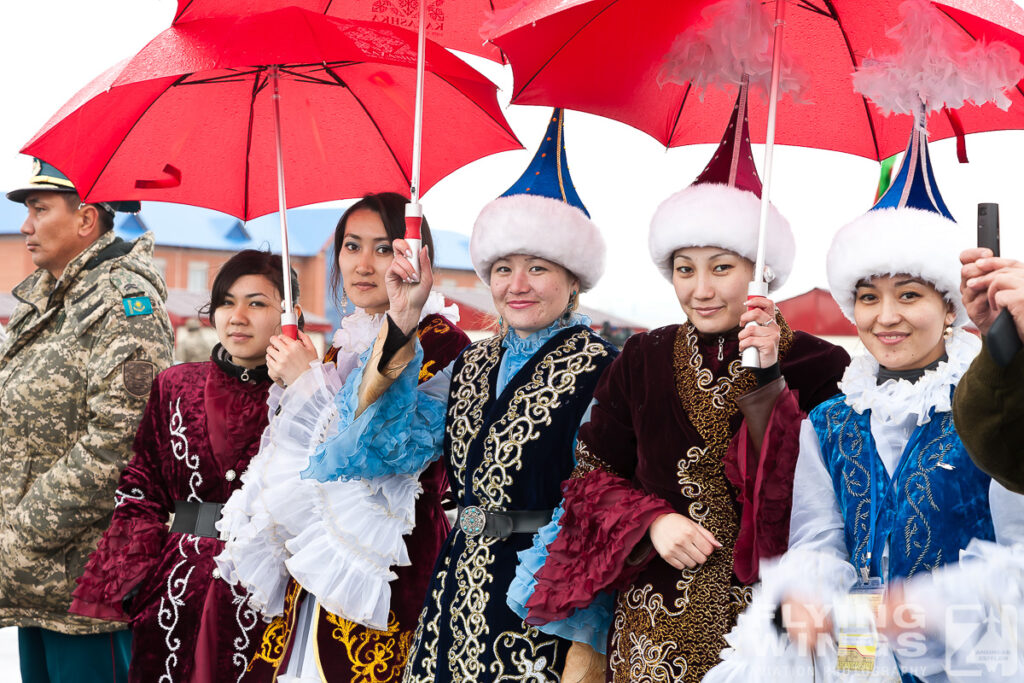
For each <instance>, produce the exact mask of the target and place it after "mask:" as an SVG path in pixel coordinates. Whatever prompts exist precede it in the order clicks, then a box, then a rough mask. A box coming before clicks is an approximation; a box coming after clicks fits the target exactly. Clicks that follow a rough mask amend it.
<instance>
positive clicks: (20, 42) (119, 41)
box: [0, 0, 1024, 326]
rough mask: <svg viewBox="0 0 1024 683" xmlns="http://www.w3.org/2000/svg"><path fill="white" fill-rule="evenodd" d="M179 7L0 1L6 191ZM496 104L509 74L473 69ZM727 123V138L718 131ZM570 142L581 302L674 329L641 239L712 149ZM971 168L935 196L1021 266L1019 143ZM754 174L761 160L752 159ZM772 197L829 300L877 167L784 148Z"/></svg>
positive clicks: (436, 202)
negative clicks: (837, 262)
mask: <svg viewBox="0 0 1024 683" xmlns="http://www.w3.org/2000/svg"><path fill="white" fill-rule="evenodd" d="M174 8H175V2H174V1H173V0H93V1H91V2H82V1H81V0H47V2H25V1H20V0H6V1H5V2H4V3H3V8H2V9H0V63H2V64H3V65H4V69H5V74H4V78H3V80H2V81H0V83H2V86H3V87H4V90H5V96H4V98H3V102H4V106H3V108H2V113H0V120H2V123H3V125H2V126H0V188H4V189H6V188H10V187H13V186H16V185H19V184H21V183H23V182H24V181H25V180H26V179H27V177H28V174H29V170H30V163H29V160H28V159H27V158H26V157H23V156H21V155H19V154H18V149H20V148H21V146H22V145H23V144H24V143H25V142H26V141H27V140H28V139H29V138H30V137H31V136H32V135H33V134H34V133H35V132H36V130H37V129H38V128H40V127H41V126H42V125H43V124H44V123H45V122H46V120H47V119H48V118H49V117H50V116H51V115H52V114H53V113H54V112H55V111H56V110H57V109H58V108H59V107H60V106H61V105H62V104H63V103H64V102H65V101H66V100H67V99H68V98H70V97H71V96H72V95H73V94H74V93H75V92H76V91H77V90H78V89H79V88H80V87H82V86H83V85H84V84H86V83H87V82H88V81H89V80H91V79H92V78H93V77H95V76H96V75H98V74H99V73H101V72H102V71H103V70H104V69H106V68H107V67H109V66H110V65H112V64H114V63H115V62H117V61H118V60H120V59H123V58H124V57H127V56H130V55H131V54H133V53H134V52H135V51H137V50H138V49H140V48H141V47H142V46H143V45H145V43H146V42H148V40H149V39H150V38H152V37H153V36H154V35H156V34H157V33H158V32H159V31H161V30H162V29H164V28H165V27H166V26H167V25H168V24H169V23H170V20H171V18H172V15H173V12H174ZM473 64H474V66H476V67H477V68H480V69H481V70H483V71H484V72H485V73H486V74H487V75H488V76H490V77H491V78H492V79H493V80H495V82H497V83H498V84H499V85H500V86H501V87H502V88H503V91H504V93H505V94H504V96H503V97H502V95H501V94H499V97H501V98H502V102H503V103H504V102H507V99H508V94H507V93H508V92H509V91H510V90H511V82H512V77H511V71H510V70H508V69H506V68H503V67H501V66H498V65H496V64H492V63H490V62H486V61H485V60H475V61H474V62H473ZM547 115H548V110H546V109H539V108H535V107H519V106H513V107H508V108H507V110H506V116H507V117H508V120H509V122H510V123H511V124H512V127H513V129H514V130H515V131H516V133H517V134H518V135H519V138H520V139H521V140H522V141H523V144H524V145H526V147H527V148H528V150H527V151H519V152H505V153H503V154H498V155H494V156H492V157H489V158H487V159H483V160H480V161H478V162H476V163H474V164H471V165H470V166H467V167H465V168H463V169H461V170H460V171H457V172H456V173H454V174H453V175H451V176H449V177H448V178H446V179H445V180H443V181H442V182H441V183H439V184H438V185H436V186H435V187H434V188H433V189H432V190H431V191H430V192H428V193H427V194H426V195H425V196H424V198H423V205H424V209H425V211H426V213H427V216H428V217H429V218H430V221H431V223H432V224H433V225H436V226H437V227H439V228H444V229H449V230H454V231H457V232H462V233H466V234H468V233H469V232H470V229H471V227H472V223H473V220H474V218H475V217H476V214H477V213H478V212H479V210H480V208H481V207H482V206H483V205H484V204H485V203H486V202H488V201H490V200H491V199H493V198H494V197H495V196H496V195H499V194H501V193H502V192H503V191H504V190H505V189H506V188H507V187H508V186H509V185H511V184H512V183H513V182H514V181H515V180H516V178H518V177H519V175H520V174H521V173H522V171H523V169H524V168H525V167H526V164H527V163H529V160H530V158H531V156H532V154H533V150H534V148H535V147H536V145H537V143H538V142H539V139H540V136H541V135H542V133H543V131H544V127H545V125H546V123H547ZM724 123H725V122H723V126H724ZM565 138H566V145H567V153H568V159H569V166H570V170H571V173H572V176H573V179H574V181H575V183H576V187H577V190H578V191H579V194H580V196H581V198H582V199H583V201H584V203H585V204H586V205H587V207H588V209H589V210H590V213H591V215H592V216H593V217H594V220H595V221H596V222H597V223H598V224H599V225H600V226H601V228H602V229H603V231H604V234H605V238H606V240H607V241H608V246H609V250H608V251H609V256H610V258H609V263H608V268H607V270H606V274H605V277H604V279H603V280H602V282H601V283H600V284H599V285H598V287H597V288H596V289H595V290H594V291H593V292H592V293H590V294H588V295H587V303H588V304H590V305H592V306H596V307H599V308H604V309H606V310H608V311H611V312H614V313H617V314H619V315H622V316H625V317H627V318H632V319H634V320H636V321H638V322H640V323H643V324H646V325H649V326H655V325H661V324H666V323H670V322H675V321H679V320H681V319H682V314H681V312H680V311H679V306H678V303H677V302H676V300H675V297H674V295H673V293H672V289H671V286H670V285H669V284H668V283H667V282H665V281H664V280H663V279H661V276H660V275H658V273H657V271H656V270H655V269H654V266H653V264H652V263H651V262H650V259H649V257H648V255H647V227H648V223H649V221H650V218H651V215H652V214H653V212H654V210H655V208H656V207H657V205H658V203H659V202H660V201H661V200H662V199H664V198H665V197H667V196H668V195H669V194H671V193H672V192H674V191H676V190H679V189H681V188H682V187H684V186H685V185H687V184H688V183H690V182H691V181H692V180H693V179H694V178H695V177H696V175H697V174H698V173H699V172H700V170H701V169H702V168H703V166H704V164H705V163H706V162H707V160H708V158H709V156H710V154H711V152H712V151H713V147H712V146H710V145H698V146H691V147H682V148H676V149H672V150H668V151H666V150H665V149H664V148H663V147H661V146H660V145H659V144H658V143H657V142H655V141H654V140H653V139H652V138H649V137H648V136H646V135H644V134H643V133H639V132H637V131H635V130H634V129H632V128H629V127H627V126H624V125H622V124H619V123H615V122H612V121H608V120H605V119H599V118H597V117H593V116H588V115H584V114H578V113H576V112H569V113H568V114H567V116H566V125H565ZM967 150H968V154H969V156H970V159H971V163H970V164H965V165H961V164H958V163H957V161H956V153H955V147H954V144H953V142H952V141H943V142H939V143H935V144H933V145H932V161H933V163H934V165H935V172H936V175H937V178H938V183H939V186H940V188H941V190H942V193H943V196H944V197H945V199H946V202H947V204H948V205H949V207H950V210H951V211H952V213H953V215H954V216H955V217H956V218H957V219H959V221H960V222H961V224H962V225H963V226H964V235H965V239H966V240H971V239H973V235H974V224H975V214H976V205H977V203H978V202H983V201H988V202H999V203H1000V205H1001V207H1000V209H1001V215H1002V233H1003V253H1004V254H1006V255H1013V256H1017V257H1024V174H1022V173H1021V170H1020V167H1021V161H1022V159H1024V131H1014V132H1004V133H986V134H979V135H973V136H969V137H968V139H967ZM754 154H755V159H757V161H758V165H759V167H760V164H761V161H762V159H763V148H762V147H760V146H755V150H754ZM775 174H776V175H775V179H774V181H773V187H772V198H773V200H774V202H775V203H776V204H777V205H778V207H779V208H780V210H781V211H782V212H783V214H785V215H786V216H787V218H788V219H789V220H790V222H791V224H792V225H793V229H794V232H795V234H796V239H797V245H798V247H797V258H796V265H795V268H794V272H793V275H792V276H791V277H790V279H789V282H788V283H787V284H786V286H785V287H784V288H783V289H782V290H781V291H780V292H779V296H778V297H777V298H778V299H783V298H787V297H790V296H795V295H797V294H800V293H801V292H804V291H807V290H808V289H811V288H813V287H816V286H821V287H824V286H826V283H825V269H824V256H825V251H826V249H827V248H828V244H829V241H830V240H831V237H832V235H833V233H834V232H835V231H836V230H837V229H838V228H839V227H841V226H842V225H843V224H844V223H845V222H847V221H849V220H851V219H853V218H855V217H856V216H857V215H859V214H861V213H863V212H864V211H865V210H867V209H868V208H869V207H870V205H871V202H872V200H873V198H874V191H875V186H876V183H877V180H878V164H877V163H875V162H872V161H868V160H866V159H861V158H858V157H852V156H847V155H842V154H837V153H833V152H819V151H813V150H803V149H797V148H791V147H779V148H777V149H776V152H775Z"/></svg>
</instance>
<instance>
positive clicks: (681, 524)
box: [649, 513, 722, 569]
mask: <svg viewBox="0 0 1024 683" xmlns="http://www.w3.org/2000/svg"><path fill="white" fill-rule="evenodd" d="M649 533H650V536H651V544H652V545H654V549H655V550H657V551H658V554H659V555H661V557H662V559H663V560H665V561H666V562H668V563H669V564H670V565H672V566H673V567H675V568H676V569H684V568H688V569H693V568H694V567H698V566H700V565H702V564H704V563H705V562H707V559H708V557H709V556H710V555H711V553H713V552H714V551H715V550H716V549H718V548H721V547H722V544H721V543H719V542H718V541H717V540H715V537H714V536H712V535H711V532H710V531H708V530H707V529H705V528H704V527H702V526H701V525H700V524H697V523H696V522H694V521H693V520H691V519H689V518H688V517H684V516H683V515H680V514H678V513H672V514H667V515H662V516H661V517H658V518H657V519H656V520H654V522H653V523H652V524H651V528H650V532H649Z"/></svg>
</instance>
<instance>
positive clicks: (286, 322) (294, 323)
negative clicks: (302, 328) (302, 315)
mask: <svg viewBox="0 0 1024 683" xmlns="http://www.w3.org/2000/svg"><path fill="white" fill-rule="evenodd" d="M281 334H283V335H284V336H286V337H288V338H289V339H298V338H299V319H298V318H297V317H295V312H294V311H285V312H284V313H282V314H281Z"/></svg>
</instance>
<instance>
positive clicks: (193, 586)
mask: <svg viewBox="0 0 1024 683" xmlns="http://www.w3.org/2000/svg"><path fill="white" fill-rule="evenodd" d="M269 389H270V381H269V380H268V379H266V376H265V371H264V374H262V376H261V378H260V379H258V380H256V381H242V379H240V378H239V377H236V376H232V375H231V374H228V373H227V372H225V370H223V369H221V367H219V366H218V365H217V364H216V363H215V362H213V361H206V362H203V363H186V364H183V365H176V366H174V367H171V368H168V369H167V370H164V371H163V372H161V373H160V374H159V375H158V376H157V378H156V380H155V381H154V383H153V388H152V391H151V393H150V396H149V403H148V404H147V405H146V412H145V414H144V415H143V418H142V422H141V423H140V425H139V431H138V434H137V436H136V439H135V446H134V448H135V455H134V457H133V458H132V460H131V462H129V463H128V466H127V467H126V468H125V470H124V472H123V473H122V475H121V480H120V483H119V485H118V488H117V491H116V493H115V496H116V508H115V510H114V516H113V519H112V522H111V525H110V528H109V529H108V530H107V531H106V533H105V534H104V535H103V538H102V539H101V541H100V543H99V546H98V547H97V549H96V551H95V552H94V553H93V554H92V556H91V557H90V559H89V563H88V565H87V566H86V569H85V574H84V575H83V576H82V577H81V578H80V579H79V586H78V588H77V589H76V590H75V592H74V594H73V598H74V601H73V603H72V605H71V611H72V612H75V613H77V614H83V615H87V616H91V617H96V618H100V619H110V620H119V621H130V623H131V629H132V635H133V640H132V662H131V668H130V671H129V678H130V680H131V681H132V682H135V683H152V682H153V681H156V680H158V679H160V680H164V681H172V682H173V683H179V682H182V681H235V680H236V679H237V678H238V677H239V676H240V674H241V673H242V671H244V670H245V667H246V665H247V664H248V661H249V659H250V658H251V657H252V655H253V652H254V650H255V644H256V638H255V636H257V635H258V633H259V629H258V628H257V626H258V625H259V624H262V620H261V619H260V618H259V616H258V614H257V613H256V612H255V611H253V610H252V609H250V608H249V607H248V605H247V603H246V602H245V600H244V598H245V594H244V592H242V591H241V589H239V588H235V587H232V586H229V585H228V584H227V583H226V582H224V581H218V580H215V578H216V572H215V571H214V570H215V564H214V560H213V558H214V557H215V556H216V555H217V554H218V553H220V551H221V550H222V548H223V545H224V544H223V543H222V542H221V541H220V540H219V539H216V538H207V537H200V536H193V535H189V534H181V533H170V532H169V530H168V521H169V518H170V515H171V513H172V512H173V511H174V501H176V500H181V501H193V502H213V503H224V502H226V501H227V499H228V497H229V496H230V495H231V493H232V491H234V490H235V489H236V488H237V487H238V486H239V485H240V475H241V473H242V472H244V471H245V468H246V467H247V466H248V464H249V460H250V459H251V458H252V457H253V456H254V455H255V454H256V452H257V450H258V448H259V440H260V435H261V434H262V433H263V430H264V428H265V427H266V425H267V405H266V401H267V393H268V391H269ZM204 608H205V609H206V611H207V614H206V616H205V617H204ZM201 623H203V627H202V628H201ZM201 631H202V633H201Z"/></svg>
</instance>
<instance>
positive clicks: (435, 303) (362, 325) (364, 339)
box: [332, 292, 459, 354]
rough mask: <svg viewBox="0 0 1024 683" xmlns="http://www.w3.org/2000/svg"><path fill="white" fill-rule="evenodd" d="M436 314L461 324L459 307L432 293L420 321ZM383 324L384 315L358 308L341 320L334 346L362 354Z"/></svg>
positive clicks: (453, 322) (455, 323)
mask: <svg viewBox="0 0 1024 683" xmlns="http://www.w3.org/2000/svg"><path fill="white" fill-rule="evenodd" d="M434 314H439V315H443V316H444V317H445V318H447V319H448V321H449V322H450V323H452V324H453V325H457V324H458V322H459V307H458V305H456V304H452V305H451V306H445V303H444V295H443V294H441V293H440V292H431V293H430V295H429V296H428V297H427V302H426V303H425V304H424V305H423V313H422V314H421V315H420V320H423V318H426V317H427V316H428V315H434ZM383 322H384V314H383V313H375V314H372V315H371V314H369V313H367V312H366V311H365V310H363V309H361V308H356V309H355V311H354V312H353V313H350V314H349V315H346V316H345V317H344V318H342V319H341V327H339V328H338V329H337V331H335V333H334V339H333V340H332V344H333V345H334V346H335V347H337V348H338V349H340V350H342V351H348V352H350V353H355V354H362V353H363V351H366V349H368V348H370V345H372V344H373V340H374V339H376V337H377V333H378V332H380V326H381V324H383Z"/></svg>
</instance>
